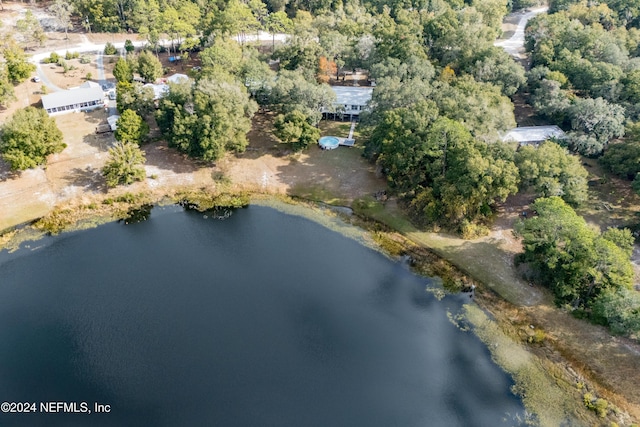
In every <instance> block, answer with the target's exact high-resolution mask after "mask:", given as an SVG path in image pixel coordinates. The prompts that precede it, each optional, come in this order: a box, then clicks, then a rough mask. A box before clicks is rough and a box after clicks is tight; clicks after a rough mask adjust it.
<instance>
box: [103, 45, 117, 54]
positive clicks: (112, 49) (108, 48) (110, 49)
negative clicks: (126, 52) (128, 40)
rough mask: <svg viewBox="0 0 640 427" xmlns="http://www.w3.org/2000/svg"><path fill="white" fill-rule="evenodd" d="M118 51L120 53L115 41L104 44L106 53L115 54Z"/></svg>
mask: <svg viewBox="0 0 640 427" xmlns="http://www.w3.org/2000/svg"><path fill="white" fill-rule="evenodd" d="M116 53H118V49H116V47H115V46H114V45H113V43H111V42H107V44H105V45H104V54H105V55H115V54H116Z"/></svg>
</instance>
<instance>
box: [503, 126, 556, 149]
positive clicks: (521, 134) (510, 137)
mask: <svg viewBox="0 0 640 427" xmlns="http://www.w3.org/2000/svg"><path fill="white" fill-rule="evenodd" d="M564 138H565V133H564V132H563V131H562V129H560V128H559V127H558V126H555V125H553V126H522V127H517V128H513V129H511V130H510V131H508V132H507V133H506V134H505V135H504V136H503V137H502V141H504V142H517V143H518V144H519V145H538V144H540V143H542V142H544V141H546V140H548V139H564Z"/></svg>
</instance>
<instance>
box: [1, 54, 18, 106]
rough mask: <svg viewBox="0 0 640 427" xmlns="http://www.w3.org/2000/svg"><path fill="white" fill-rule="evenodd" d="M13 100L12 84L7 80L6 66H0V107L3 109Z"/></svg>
mask: <svg viewBox="0 0 640 427" xmlns="http://www.w3.org/2000/svg"><path fill="white" fill-rule="evenodd" d="M14 99H15V94H14V90H13V84H11V81H10V80H9V71H8V70H7V65H6V64H0V107H5V106H7V105H8V104H9V102H11V101H13V100H14Z"/></svg>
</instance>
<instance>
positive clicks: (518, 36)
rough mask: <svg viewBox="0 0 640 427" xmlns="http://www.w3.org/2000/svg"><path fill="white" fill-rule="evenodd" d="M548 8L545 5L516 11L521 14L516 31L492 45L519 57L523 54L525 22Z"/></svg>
mask: <svg viewBox="0 0 640 427" xmlns="http://www.w3.org/2000/svg"><path fill="white" fill-rule="evenodd" d="M548 9H549V8H548V7H546V6H545V7H539V8H536V9H531V11H529V12H526V13H522V12H517V14H522V16H521V17H520V21H519V22H518V26H517V27H516V31H515V32H514V33H513V35H512V36H511V38H509V39H507V40H499V41H496V42H495V43H494V46H498V47H501V48H503V49H504V50H505V51H506V52H507V53H508V54H509V55H511V56H514V57H516V58H518V59H520V58H521V57H522V54H524V29H525V27H526V26H527V22H529V19H531V18H533V17H534V16H536V15H539V14H541V13H544V12H546V11H547V10H548Z"/></svg>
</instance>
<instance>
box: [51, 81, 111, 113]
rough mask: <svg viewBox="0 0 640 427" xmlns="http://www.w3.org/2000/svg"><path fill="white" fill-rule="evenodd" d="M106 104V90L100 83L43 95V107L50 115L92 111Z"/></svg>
mask: <svg viewBox="0 0 640 427" xmlns="http://www.w3.org/2000/svg"><path fill="white" fill-rule="evenodd" d="M104 105H105V102H104V92H103V91H102V88H101V87H100V85H91V84H87V85H83V86H81V87H78V88H75V89H69V90H62V91H60V92H54V93H51V94H49V95H44V96H43V97H42V108H43V109H44V110H45V111H46V112H47V113H48V114H49V115H50V116H55V115H58V114H65V113H72V112H80V111H91V110H95V109H96V108H102V107H103V106H104Z"/></svg>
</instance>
